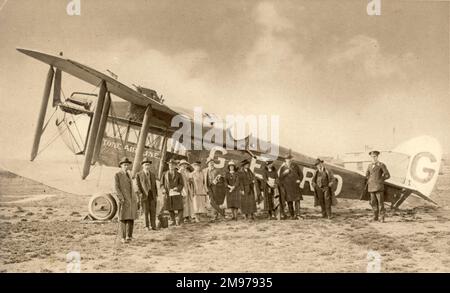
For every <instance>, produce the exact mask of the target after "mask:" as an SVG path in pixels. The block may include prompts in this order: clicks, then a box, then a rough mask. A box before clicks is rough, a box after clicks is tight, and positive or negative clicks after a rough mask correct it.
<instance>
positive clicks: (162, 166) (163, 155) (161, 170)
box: [158, 133, 169, 180]
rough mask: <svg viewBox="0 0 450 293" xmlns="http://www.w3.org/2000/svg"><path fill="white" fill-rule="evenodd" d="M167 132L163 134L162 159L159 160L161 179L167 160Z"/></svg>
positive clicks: (159, 175)
mask: <svg viewBox="0 0 450 293" xmlns="http://www.w3.org/2000/svg"><path fill="white" fill-rule="evenodd" d="M168 139H169V138H168V136H167V133H166V135H164V136H163V143H162V147H161V159H160V160H159V168H158V178H159V180H162V174H163V171H164V162H165V161H166V154H167V140H168Z"/></svg>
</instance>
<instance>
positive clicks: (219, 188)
mask: <svg viewBox="0 0 450 293" xmlns="http://www.w3.org/2000/svg"><path fill="white" fill-rule="evenodd" d="M206 165H207V166H208V168H207V169H206V170H205V177H206V178H205V180H206V187H207V188H208V195H209V200H210V203H211V206H212V208H213V209H214V220H218V219H219V215H221V216H222V217H223V218H225V211H224V210H223V209H222V208H221V207H220V206H221V205H222V204H223V202H224V200H225V194H226V192H227V190H226V189H227V188H226V186H225V179H224V176H223V175H222V170H219V169H217V168H216V167H215V166H214V159H212V158H208V160H207V161H206Z"/></svg>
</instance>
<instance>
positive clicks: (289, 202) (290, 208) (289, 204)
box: [288, 201, 294, 217]
mask: <svg viewBox="0 0 450 293" xmlns="http://www.w3.org/2000/svg"><path fill="white" fill-rule="evenodd" d="M288 208H289V214H290V215H291V217H293V216H294V202H293V201H288Z"/></svg>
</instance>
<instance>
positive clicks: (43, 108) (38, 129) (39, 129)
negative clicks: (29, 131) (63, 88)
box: [30, 66, 55, 161]
mask: <svg viewBox="0 0 450 293" xmlns="http://www.w3.org/2000/svg"><path fill="white" fill-rule="evenodd" d="M54 73H55V71H54V70H53V67H52V66H50V68H49V69H48V73H47V80H46V81H45V88H44V94H43V95H42V102H41V109H40V111H39V117H38V121H37V124H36V130H35V131H34V140H33V148H32V150H31V157H30V161H33V160H34V159H35V158H36V156H37V153H38V150H39V143H40V142H41V136H42V127H43V125H44V120H45V113H46V112H47V106H48V99H49V97H50V91H51V89H52V82H53V75H54Z"/></svg>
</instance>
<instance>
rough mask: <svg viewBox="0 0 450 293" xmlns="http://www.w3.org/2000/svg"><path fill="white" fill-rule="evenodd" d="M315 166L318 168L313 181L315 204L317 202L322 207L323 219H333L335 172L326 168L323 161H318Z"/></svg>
mask: <svg viewBox="0 0 450 293" xmlns="http://www.w3.org/2000/svg"><path fill="white" fill-rule="evenodd" d="M314 165H315V166H316V168H317V170H316V173H314V177H313V179H312V186H313V187H314V196H315V197H316V198H315V202H317V205H320V208H321V210H322V217H323V218H328V219H331V206H332V205H333V199H334V198H333V196H334V193H333V190H332V188H333V184H334V182H335V181H336V178H334V175H333V172H332V171H331V170H330V169H328V168H326V167H325V165H324V164H323V160H321V159H317V160H316V163H315V164H314ZM334 201H335V200H334ZM315 205H316V204H315Z"/></svg>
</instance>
